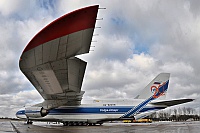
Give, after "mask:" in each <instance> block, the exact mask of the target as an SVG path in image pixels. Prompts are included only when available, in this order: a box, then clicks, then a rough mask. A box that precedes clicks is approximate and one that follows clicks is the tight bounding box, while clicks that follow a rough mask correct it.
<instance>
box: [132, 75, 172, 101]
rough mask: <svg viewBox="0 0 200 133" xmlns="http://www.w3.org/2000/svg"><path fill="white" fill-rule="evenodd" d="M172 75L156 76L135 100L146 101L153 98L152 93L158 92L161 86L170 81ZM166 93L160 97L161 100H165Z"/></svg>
mask: <svg viewBox="0 0 200 133" xmlns="http://www.w3.org/2000/svg"><path fill="white" fill-rule="evenodd" d="M169 77H170V73H160V74H159V75H158V76H156V77H155V78H154V79H153V80H152V81H151V82H150V83H149V84H148V85H147V86H146V87H145V88H144V89H143V90H142V91H141V92H140V94H139V95H137V96H136V97H135V99H146V98H148V97H150V96H152V93H154V92H155V91H157V89H158V88H159V86H160V85H162V84H163V83H165V82H166V81H169ZM166 92H167V91H165V93H164V94H162V96H160V97H159V99H165V96H166Z"/></svg>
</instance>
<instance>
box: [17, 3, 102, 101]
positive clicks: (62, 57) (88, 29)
mask: <svg viewBox="0 0 200 133" xmlns="http://www.w3.org/2000/svg"><path fill="white" fill-rule="evenodd" d="M97 12H98V5H95V6H90V7H86V8H82V9H79V10H76V11H74V12H71V13H69V14H66V15H64V16H62V17H60V18H58V19H57V20H55V21H53V22H52V23H50V24H49V25H47V26H46V27H45V28H44V29H42V30H41V31H40V32H39V33H38V34H37V35H35V37H34V38H33V39H32V40H31V41H30V42H29V43H28V45H27V46H26V48H25V49H24V51H23V53H22V55H21V58H20V61H19V66H20V69H21V71H22V72H23V73H24V75H25V76H26V77H27V78H28V79H29V81H30V82H31V83H32V84H33V86H34V87H35V88H36V89H37V91H38V92H39V93H40V94H41V96H42V97H43V98H44V99H45V100H65V99H66V100H67V101H68V102H70V103H73V104H74V105H77V104H80V102H81V99H82V96H83V94H84V91H81V86H82V82H83V77H84V73H85V68H86V64H87V63H86V62H85V61H83V60H81V59H79V58H76V57H75V56H76V55H80V54H84V53H89V49H90V44H91V40H92V36H93V31H94V27H95V22H96V17H97ZM73 104H72V105H73Z"/></svg>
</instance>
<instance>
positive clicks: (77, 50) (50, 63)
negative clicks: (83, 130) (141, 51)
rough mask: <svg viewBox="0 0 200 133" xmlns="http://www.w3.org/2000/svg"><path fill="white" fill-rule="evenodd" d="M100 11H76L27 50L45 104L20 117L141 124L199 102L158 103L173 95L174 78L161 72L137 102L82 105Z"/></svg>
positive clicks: (26, 68) (25, 68)
mask: <svg viewBox="0 0 200 133" xmlns="http://www.w3.org/2000/svg"><path fill="white" fill-rule="evenodd" d="M98 9H99V6H98V5H95V6H90V7H86V8H82V9H79V10H76V11H73V12H71V13H69V14H66V15H64V16H62V17H60V18H58V19H57V20H55V21H53V22H51V23H50V24H49V25H47V26H46V27H45V28H43V29H42V30H41V31H40V32H39V33H38V34H36V35H35V36H34V37H33V39H32V40H31V41H30V42H29V43H28V45H27V46H26V48H25V49H24V51H23V53H22V55H21V58H20V61H19V66H20V69H21V71H22V72H23V73H24V75H25V76H26V77H27V78H28V80H29V81H30V82H31V83H32V84H33V86H34V87H35V88H36V89H37V91H38V92H39V93H40V95H41V96H42V97H43V99H44V101H43V102H42V103H39V104H36V105H33V106H31V107H25V108H24V109H20V110H19V111H18V112H17V113H16V116H17V117H18V118H21V119H26V120H27V124H32V121H47V122H62V123H63V124H64V125H95V124H102V123H104V122H106V121H117V120H123V119H136V120H137V119H141V118H144V117H146V116H148V115H150V114H152V113H154V112H155V111H158V110H161V109H164V108H167V107H169V106H173V105H177V104H182V103H186V102H190V101H193V99H178V100H158V99H160V98H161V97H164V95H165V94H166V92H167V89H168V84H169V77H170V74H169V73H160V74H159V75H158V76H156V77H155V79H153V80H152V81H151V82H150V83H149V84H148V85H147V86H146V87H145V88H144V89H143V90H142V91H141V93H140V94H139V95H137V96H136V97H135V98H134V99H126V100H119V99H118V100H93V101H92V102H91V104H81V100H82V96H83V94H84V91H81V86H82V81H83V77H84V73H85V69H86V64H87V62H85V61H83V60H81V59H79V58H78V57H77V55H80V54H85V53H89V49H90V45H91V40H92V36H93V31H94V28H95V23H96V17H97V12H98Z"/></svg>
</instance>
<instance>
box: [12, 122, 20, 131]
mask: <svg viewBox="0 0 200 133" xmlns="http://www.w3.org/2000/svg"><path fill="white" fill-rule="evenodd" d="M10 124H11V125H12V127H13V129H14V131H15V132H17V133H20V131H19V130H18V129H17V128H16V127H15V125H14V124H13V123H12V122H11V121H10Z"/></svg>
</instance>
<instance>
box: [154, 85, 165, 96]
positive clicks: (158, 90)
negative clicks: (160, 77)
mask: <svg viewBox="0 0 200 133" xmlns="http://www.w3.org/2000/svg"><path fill="white" fill-rule="evenodd" d="M165 84H166V83H163V84H159V85H158V84H157V85H153V86H151V92H152V93H153V98H158V97H160V96H162V95H164V92H165V89H164V85H165Z"/></svg>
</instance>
